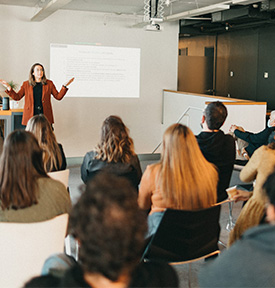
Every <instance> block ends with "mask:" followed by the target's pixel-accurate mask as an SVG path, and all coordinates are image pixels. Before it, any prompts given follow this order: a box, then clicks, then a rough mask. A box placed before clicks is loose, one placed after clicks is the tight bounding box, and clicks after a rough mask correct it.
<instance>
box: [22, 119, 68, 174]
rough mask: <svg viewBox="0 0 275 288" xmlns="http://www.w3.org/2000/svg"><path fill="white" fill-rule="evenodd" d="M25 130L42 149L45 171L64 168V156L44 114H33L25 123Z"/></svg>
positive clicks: (65, 165) (65, 163)
mask: <svg viewBox="0 0 275 288" xmlns="http://www.w3.org/2000/svg"><path fill="white" fill-rule="evenodd" d="M26 131H30V132H32V133H33V134H34V136H35V137H36V138H37V140H38V143H39V145H40V147H41V148H42V150H43V161H44V168H45V170H46V171H47V172H53V171H59V170H65V169H66V167H67V162H66V157H65V154H64V151H63V147H62V145H61V144H59V143H57V141H56V138H55V135H54V132H53V129H52V126H51V124H50V122H49V121H48V119H47V118H46V116H45V115H43V114H40V115H35V116H33V117H32V118H31V119H30V120H29V121H28V123H27V127H26Z"/></svg>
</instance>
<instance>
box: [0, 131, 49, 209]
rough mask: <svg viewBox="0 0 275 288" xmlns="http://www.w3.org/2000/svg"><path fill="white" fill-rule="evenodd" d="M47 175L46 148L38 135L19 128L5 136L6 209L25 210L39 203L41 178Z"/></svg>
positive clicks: (1, 174) (1, 185)
mask: <svg viewBox="0 0 275 288" xmlns="http://www.w3.org/2000/svg"><path fill="white" fill-rule="evenodd" d="M39 177H47V174H46V172H45V170H44V167H43V160H42V149H41V148H40V147H39V145H38V142H37V140H36V138H35V137H34V135H33V134H32V133H30V132H27V131H24V130H16V131H14V132H12V133H11V134H10V135H9V136H8V138H6V139H5V142H4V147H3V152H2V155H1V158H0V200H1V207H2V209H9V208H13V209H21V208H25V207H29V206H32V205H33V204H36V203H37V200H38V195H37V193H36V188H37V181H36V180H37V179H38V178H39Z"/></svg>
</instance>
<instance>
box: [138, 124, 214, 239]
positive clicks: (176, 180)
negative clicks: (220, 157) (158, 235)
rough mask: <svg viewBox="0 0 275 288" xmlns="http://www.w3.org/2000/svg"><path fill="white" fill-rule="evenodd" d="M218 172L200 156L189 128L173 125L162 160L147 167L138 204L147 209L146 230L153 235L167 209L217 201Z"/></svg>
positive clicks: (191, 207) (166, 135)
mask: <svg viewBox="0 0 275 288" xmlns="http://www.w3.org/2000/svg"><path fill="white" fill-rule="evenodd" d="M217 182H218V173H217V171H216V169H215V167H214V165H213V164H211V163H209V162H208V161H207V160H206V159H205V158H204V157H203V155H202V153H201V151H200V148H199V146H198V143H197V141H196V138H195V136H194V134H193V133H192V131H191V130H190V129H189V128H188V127H186V126H184V125H181V124H173V125H172V126H170V127H169V128H168V129H167V130H166V131H165V133H164V136H163V150H162V154H161V160H160V162H159V163H157V164H152V165H149V166H147V168H146V170H145V172H144V174H143V176H142V179H141V183H140V189H139V197H138V203H139V206H140V208H141V209H145V210H149V209H150V214H149V217H148V225H149V233H148V235H147V236H150V235H152V234H154V233H155V232H156V230H157V227H158V225H159V223H160V221H161V218H162V216H163V211H164V210H165V209H166V208H173V209H184V210H197V209H203V208H208V207H210V206H211V205H213V204H214V203H216V200H217Z"/></svg>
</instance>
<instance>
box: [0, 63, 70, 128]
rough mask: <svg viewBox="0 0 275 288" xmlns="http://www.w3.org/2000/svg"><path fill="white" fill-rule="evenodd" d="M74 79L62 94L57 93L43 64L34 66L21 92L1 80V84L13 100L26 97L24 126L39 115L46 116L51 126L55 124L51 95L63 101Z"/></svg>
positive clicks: (62, 90) (65, 86) (64, 86)
mask: <svg viewBox="0 0 275 288" xmlns="http://www.w3.org/2000/svg"><path fill="white" fill-rule="evenodd" d="M73 80H74V78H72V79H70V80H69V81H68V82H66V83H65V84H64V85H63V86H62V88H61V90H60V92H58V91H57V89H56V88H55V85H54V84H53V82H52V81H51V80H49V79H47V78H46V74H45V69H44V67H43V65H42V64H40V63H35V64H33V65H32V67H31V69H30V73H29V80H28V81H25V82H23V84H22V86H21V88H20V90H19V91H18V92H15V91H14V90H13V89H12V88H11V86H10V85H9V83H8V82H7V81H5V80H3V79H0V83H1V84H2V85H3V86H4V87H5V88H6V89H7V90H6V91H5V92H6V93H7V94H8V95H9V96H10V97H11V98H12V99H13V100H16V101H18V100H20V99H22V98H23V97H24V96H25V106H24V112H23V118H22V125H24V126H25V125H27V122H28V120H29V119H30V118H31V117H32V116H34V115H38V114H45V115H46V117H47V118H48V120H49V122H50V123H51V124H53V123H54V119H53V111H52V104H51V95H53V97H54V98H55V99H56V100H61V99H62V98H63V97H64V96H65V94H66V93H67V91H68V88H67V86H68V85H70V84H71V83H72V82H73Z"/></svg>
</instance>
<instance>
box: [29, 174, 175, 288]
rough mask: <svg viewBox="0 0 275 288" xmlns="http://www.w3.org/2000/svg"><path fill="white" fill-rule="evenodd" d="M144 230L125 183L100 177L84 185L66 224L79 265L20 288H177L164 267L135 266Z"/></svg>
mask: <svg viewBox="0 0 275 288" xmlns="http://www.w3.org/2000/svg"><path fill="white" fill-rule="evenodd" d="M146 229H147V225H146V218H145V215H144V213H143V212H142V211H141V210H139V208H138V205H137V193H136V191H135V189H134V188H133V186H132V185H131V184H130V182H129V181H128V180H127V179H123V178H122V177H117V176H115V175H111V174H109V175H108V174H105V173H99V174H98V175H97V176H95V177H94V179H93V181H89V182H88V183H87V185H86V188H85V191H84V192H83V193H82V195H81V197H80V199H79V201H78V203H77V204H76V205H75V206H74V207H73V210H72V213H71V215H70V219H69V231H70V232H71V233H72V234H73V235H74V236H75V237H76V239H77V240H78V241H79V242H80V250H79V263H76V262H75V261H70V262H71V263H73V265H72V267H71V268H69V269H65V270H63V271H62V270H61V269H60V268H59V270H55V269H50V271H51V273H50V274H48V275H46V276H41V277H38V278H34V279H33V280H31V281H30V282H29V283H27V284H26V286H25V287H28V288H29V287H64V288H65V287H93V288H101V287H108V288H112V287H178V279H177V275H176V272H175V271H174V269H173V268H172V267H171V266H169V265H168V264H167V263H156V262H147V263H139V262H140V257H141V255H142V251H143V248H144V234H145V232H146ZM64 262H67V263H68V262H69V261H64V257H63V258H62V259H61V261H60V262H59V263H64ZM58 265H59V264H58ZM66 265H69V266H70V265H71V264H70V263H68V264H66Z"/></svg>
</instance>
